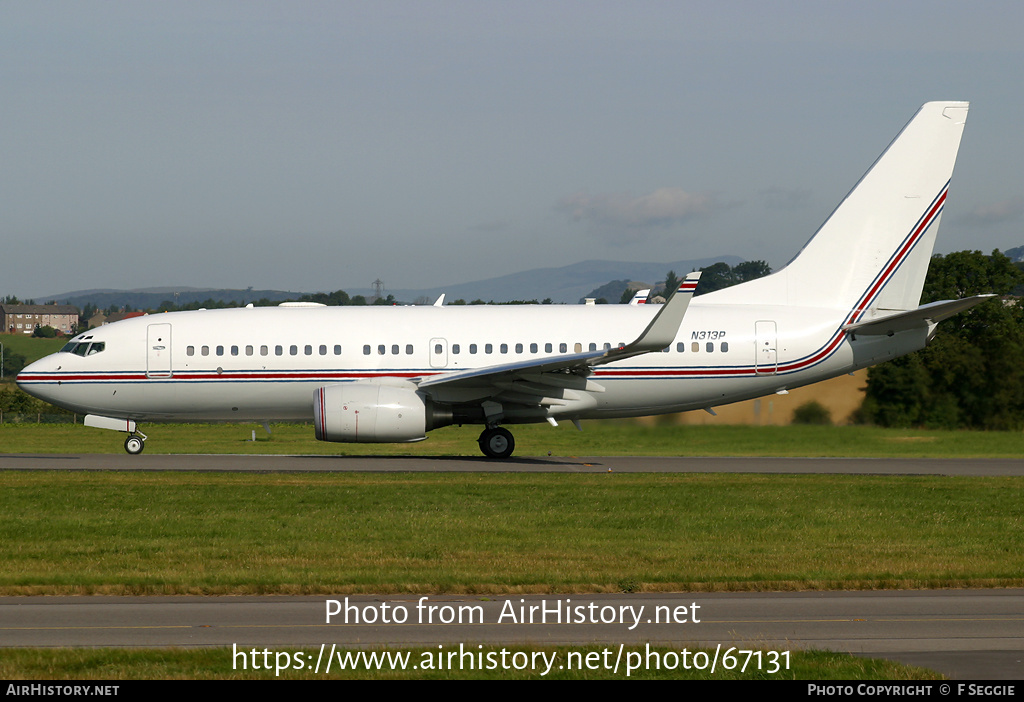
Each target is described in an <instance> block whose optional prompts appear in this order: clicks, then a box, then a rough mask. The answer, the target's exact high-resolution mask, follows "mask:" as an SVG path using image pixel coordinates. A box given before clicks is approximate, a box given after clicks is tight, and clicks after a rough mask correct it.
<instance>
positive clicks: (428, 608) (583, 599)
mask: <svg viewBox="0 0 1024 702" xmlns="http://www.w3.org/2000/svg"><path fill="white" fill-rule="evenodd" d="M420 597H421V596H419V595H403V596H389V597H372V596H356V597H349V598H348V600H346V599H345V597H344V596H338V597H323V596H321V597H121V598H115V597H89V598H83V597H4V598H0V642H2V643H0V646H19V647H20V646H40V647H53V646H90V647H91V646H118V647H164V646H227V647H231V646H232V645H237V647H238V650H244V651H246V652H248V651H251V650H252V649H254V648H255V649H256V650H257V651H260V652H262V651H263V650H264V649H269V650H270V651H271V660H273V655H274V653H275V652H277V651H288V652H290V653H294V652H295V651H298V650H305V651H311V650H314V649H319V647H320V645H321V644H326V647H327V648H328V649H329V647H330V646H331V644H337V645H338V646H345V647H360V646H382V645H384V644H390V645H420V646H431V647H433V646H440V647H441V649H439V650H443V651H451V650H458V647H459V644H463V645H464V646H465V647H466V649H467V650H476V645H477V644H480V643H503V644H507V643H517V642H518V643H531V644H534V645H540V646H553V645H557V644H567V645H570V646H571V645H580V644H587V643H597V644H602V645H605V646H607V648H608V649H609V650H612V651H617V649H618V646H619V645H620V644H625V645H627V646H628V645H637V644H639V645H641V646H642V645H643V644H644V643H646V642H650V643H652V644H659V645H665V646H669V647H673V648H674V650H676V651H679V652H682V650H683V649H684V648H688V649H689V650H690V651H693V650H694V649H695V648H696V647H698V646H701V647H711V648H714V647H715V646H716V645H718V644H721V645H722V647H723V648H722V650H723V651H724V650H726V648H728V647H736V648H739V649H751V648H761V649H767V650H773V651H778V652H780V653H781V652H783V651H794V650H799V649H830V650H833V651H840V652H848V653H854V654H857V655H866V656H871V657H882V658H891V659H895V660H900V661H902V662H905V663H911V664H915V665H922V666H925V667H928V668H931V669H933V670H938V671H940V672H942V673H944V674H946V675H948V676H950V677H954V678H960V679H1010V680H1012V679H1018V680H1019V679H1022V678H1024V590H1020V589H1016V590H982V591H971V590H949V591H907V592H877V591H873V592H810V593H806V592H805V593H683V594H668V595H663V594H635V595H528V596H501V597H495V596H491V597H474V596H462V597H455V596H435V595H431V596H428V597H426V599H424V600H421V599H420ZM331 601H334V602H331ZM329 608H330V609H332V610H333V611H334V614H333V616H332V617H331V620H330V623H328V621H327V613H328V609H329ZM545 609H546V613H544V610H545ZM346 618H347V620H348V623H346ZM384 618H387V619H388V620H389V621H392V622H394V620H396V619H404V620H405V621H404V623H389V624H380V623H379V622H380V621H382V620H383V619H384ZM531 618H532V620H533V622H532V623H531V622H530V620H531ZM367 619H372V620H374V621H375V622H377V623H375V624H366V623H365V622H366V620H367ZM460 619H461V623H460ZM541 620H546V621H543V622H542V621H541ZM659 620H660V623H659ZM666 620H667V621H666ZM230 659H231V656H230V654H227V655H225V667H227V666H230V665H231V660H230Z"/></svg>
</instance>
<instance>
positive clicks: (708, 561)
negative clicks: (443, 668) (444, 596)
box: [0, 472, 1024, 594]
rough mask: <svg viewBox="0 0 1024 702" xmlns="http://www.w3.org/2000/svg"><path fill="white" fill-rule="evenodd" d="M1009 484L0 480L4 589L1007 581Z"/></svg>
mask: <svg viewBox="0 0 1024 702" xmlns="http://www.w3.org/2000/svg"><path fill="white" fill-rule="evenodd" d="M1022 490H1024V477H1010V478H959V477H936V476H892V477H891V476H827V475H809V476H800V475H766V476H752V475H700V474H697V475H673V474H607V473H598V474H507V473H502V474H432V473H428V474H363V473H359V474H345V473H331V474H231V473H226V474H225V473H219V474H209V473H204V474H195V473H148V474H137V473H77V472H76V473H63V472H57V473H54V472H42V473H36V472H24V473H23V472H5V473H0V593H2V594H185V593H192V594H245V593H249V594H269V593H309V594H323V593H334V594H337V593H360V592H362V593H378V592H422V593H439V592H459V593H519V592H537V593H546V592H618V591H685V590H702V591H707V590H758V589H764V590H769V589H770V590H784V589H858V588H924V587H954V586H955V587H975V586H982V587H984V586H1021V585H1024V576H1022V573H1024V528H1022V527H1024V503H1022V501H1021V499H1020V498H1021V495H1022V494H1024V493H1022Z"/></svg>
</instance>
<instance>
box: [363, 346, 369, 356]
mask: <svg viewBox="0 0 1024 702" xmlns="http://www.w3.org/2000/svg"><path fill="white" fill-rule="evenodd" d="M363 355H364V356H369V355H370V345H369V344H366V345H365V346H363Z"/></svg>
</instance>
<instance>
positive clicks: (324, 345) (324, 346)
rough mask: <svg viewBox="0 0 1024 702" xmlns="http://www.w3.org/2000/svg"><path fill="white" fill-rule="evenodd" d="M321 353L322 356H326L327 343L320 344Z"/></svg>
mask: <svg viewBox="0 0 1024 702" xmlns="http://www.w3.org/2000/svg"><path fill="white" fill-rule="evenodd" d="M320 355H321V356H326V355H327V344H320Z"/></svg>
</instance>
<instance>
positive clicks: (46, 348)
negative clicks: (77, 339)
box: [0, 334, 68, 363]
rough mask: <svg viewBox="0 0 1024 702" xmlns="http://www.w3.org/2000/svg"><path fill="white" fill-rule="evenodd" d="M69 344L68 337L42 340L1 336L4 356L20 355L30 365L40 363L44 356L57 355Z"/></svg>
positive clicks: (13, 335)
mask: <svg viewBox="0 0 1024 702" xmlns="http://www.w3.org/2000/svg"><path fill="white" fill-rule="evenodd" d="M66 343H68V338H67V337H66V336H60V337H56V338H53V339H40V338H36V337H33V336H26V335H25V334H0V344H3V345H4V355H8V354H12V353H20V354H21V355H22V356H24V357H25V360H26V361H27V362H28V363H33V362H35V361H38V360H39V359H40V358H42V357H43V356H48V355H50V354H51V353H57V352H58V351H60V350H61V349H62V348H64V345H65V344H66Z"/></svg>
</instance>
